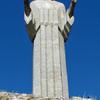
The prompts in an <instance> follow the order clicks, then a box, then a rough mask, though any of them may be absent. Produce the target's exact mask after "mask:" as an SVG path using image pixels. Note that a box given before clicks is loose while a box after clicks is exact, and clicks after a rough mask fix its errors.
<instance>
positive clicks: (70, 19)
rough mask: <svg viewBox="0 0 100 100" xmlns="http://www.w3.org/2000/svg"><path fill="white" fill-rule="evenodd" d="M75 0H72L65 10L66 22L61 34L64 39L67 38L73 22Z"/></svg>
mask: <svg viewBox="0 0 100 100" xmlns="http://www.w3.org/2000/svg"><path fill="white" fill-rule="evenodd" d="M76 2H77V0H72V1H71V4H70V7H69V9H68V10H67V22H66V24H65V26H64V31H63V36H64V39H65V40H67V38H68V35H69V32H70V29H71V26H72V25H73V23H74V16H73V15H74V9H75V5H76Z"/></svg>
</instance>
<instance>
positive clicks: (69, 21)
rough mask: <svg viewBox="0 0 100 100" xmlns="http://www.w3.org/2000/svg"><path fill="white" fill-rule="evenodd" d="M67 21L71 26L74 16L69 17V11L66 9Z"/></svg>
mask: <svg viewBox="0 0 100 100" xmlns="http://www.w3.org/2000/svg"><path fill="white" fill-rule="evenodd" d="M67 22H68V23H69V24H70V25H71V26H72V25H73V23H74V16H72V17H71V18H70V16H69V12H68V11H67Z"/></svg>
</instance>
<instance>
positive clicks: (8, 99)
mask: <svg viewBox="0 0 100 100" xmlns="http://www.w3.org/2000/svg"><path fill="white" fill-rule="evenodd" d="M0 100H64V99H63V98H40V97H34V96H33V95H32V94H19V93H9V92H0Z"/></svg>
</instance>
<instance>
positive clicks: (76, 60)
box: [0, 0, 100, 100]
mask: <svg viewBox="0 0 100 100" xmlns="http://www.w3.org/2000/svg"><path fill="white" fill-rule="evenodd" d="M59 1H60V2H63V3H64V4H65V5H66V6H67V7H68V5H69V2H70V0H66V1H64V0H59ZM99 9H100V1H99V0H95V1H93V0H91V1H90V0H78V3H77V7H76V10H75V23H74V25H73V27H72V30H71V32H70V36H69V40H68V42H67V43H65V47H66V57H67V67H68V78H69V90H70V96H73V95H76V96H87V95H90V96H94V97H96V98H97V100H99V99H100V11H99ZM23 11H24V9H23V0H1V1H0V90H7V91H12V92H13V91H14V92H19V93H31V92H32V89H31V88H32V44H31V42H30V40H29V38H28V35H27V32H26V28H25V23H24V19H23Z"/></svg>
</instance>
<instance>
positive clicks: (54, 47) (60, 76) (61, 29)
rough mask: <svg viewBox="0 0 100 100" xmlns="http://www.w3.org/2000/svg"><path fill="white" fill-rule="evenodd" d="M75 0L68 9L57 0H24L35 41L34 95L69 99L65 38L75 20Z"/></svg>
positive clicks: (31, 34)
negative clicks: (30, 0)
mask: <svg viewBox="0 0 100 100" xmlns="http://www.w3.org/2000/svg"><path fill="white" fill-rule="evenodd" d="M75 4H76V0H72V1H71V4H70V7H69V9H68V10H67V11H66V9H65V6H64V4H62V3H60V2H57V1H55V0H33V1H32V2H31V3H30V4H29V1H28V0H24V8H25V14H24V19H25V22H26V27H27V30H28V34H29V37H30V40H31V41H32V44H33V95H34V96H36V97H40V98H58V99H63V100H69V93H68V80H67V70H66V59H65V49H64V42H65V41H66V40H67V39H68V34H69V32H70V28H71V26H72V25H73V22H74V16H73V13H74V7H75Z"/></svg>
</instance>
